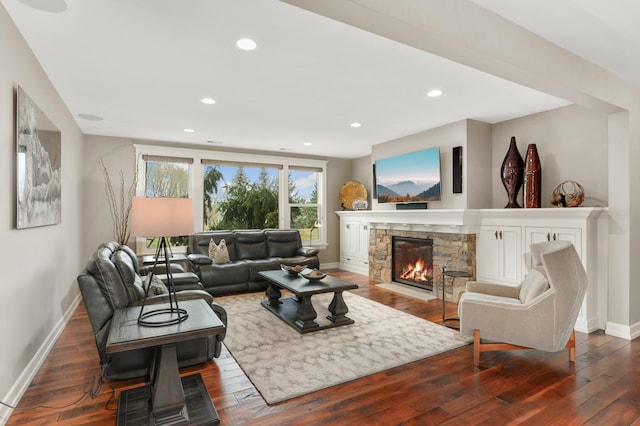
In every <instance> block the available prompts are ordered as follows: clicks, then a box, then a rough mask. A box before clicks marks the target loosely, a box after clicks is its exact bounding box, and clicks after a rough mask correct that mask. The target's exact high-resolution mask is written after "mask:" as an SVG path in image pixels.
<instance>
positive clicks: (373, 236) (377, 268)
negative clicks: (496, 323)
mask: <svg viewBox="0 0 640 426" xmlns="http://www.w3.org/2000/svg"><path fill="white" fill-rule="evenodd" d="M402 227H403V226H400V227H397V226H394V227H389V226H388V225H387V226H385V225H382V226H380V225H378V226H376V225H373V226H372V227H371V228H370V231H369V278H370V279H372V280H376V281H382V282H392V271H391V270H392V259H391V255H392V247H391V240H392V237H412V238H430V239H432V240H433V266H434V271H433V293H434V295H436V296H437V297H439V298H440V297H442V272H441V270H440V265H445V266H446V268H447V269H448V270H457V271H465V272H470V273H471V274H473V276H474V277H475V275H476V234H475V233H459V232H433V231H422V230H411V229H399V228H402ZM404 228H408V227H407V226H406V225H405V226H404ZM451 280H452V279H451V278H447V283H446V285H445V290H446V291H445V299H446V300H447V301H450V302H455V303H457V302H458V300H459V299H460V295H461V294H462V292H463V291H464V289H465V284H466V280H465V279H460V278H458V279H456V280H454V281H453V285H451Z"/></svg>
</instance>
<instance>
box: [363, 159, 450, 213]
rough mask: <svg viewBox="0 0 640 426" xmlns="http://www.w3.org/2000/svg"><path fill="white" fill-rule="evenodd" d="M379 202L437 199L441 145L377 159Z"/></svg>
mask: <svg viewBox="0 0 640 426" xmlns="http://www.w3.org/2000/svg"><path fill="white" fill-rule="evenodd" d="M375 170H376V172H375V173H376V192H377V195H378V203H415V202H420V203H424V202H427V201H439V200H440V148H437V147H436V148H429V149H425V150H422V151H416V152H409V153H407V154H402V155H398V156H395V157H389V158H383V159H380V160H376V169H375Z"/></svg>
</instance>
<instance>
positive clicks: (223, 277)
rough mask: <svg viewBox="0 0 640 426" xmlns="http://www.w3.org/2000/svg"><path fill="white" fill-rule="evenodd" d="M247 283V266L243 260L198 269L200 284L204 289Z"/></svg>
mask: <svg viewBox="0 0 640 426" xmlns="http://www.w3.org/2000/svg"><path fill="white" fill-rule="evenodd" d="M248 281H249V266H248V265H247V262H246V261H244V260H236V261H235V262H230V263H223V264H220V265H214V264H211V265H203V266H202V267H200V282H202V283H203V285H204V286H205V288H206V287H211V286H216V285H218V284H220V285H222V284H239V283H247V282H248ZM205 283H206V284H205Z"/></svg>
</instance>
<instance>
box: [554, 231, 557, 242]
mask: <svg viewBox="0 0 640 426" xmlns="http://www.w3.org/2000/svg"><path fill="white" fill-rule="evenodd" d="M556 239H557V238H556V233H555V232H554V233H553V241H555V240H556Z"/></svg>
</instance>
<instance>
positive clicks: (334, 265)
mask: <svg viewBox="0 0 640 426" xmlns="http://www.w3.org/2000/svg"><path fill="white" fill-rule="evenodd" d="M339 267H340V264H339V263H338V262H328V263H323V264H322V265H320V269H338V268H339Z"/></svg>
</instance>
